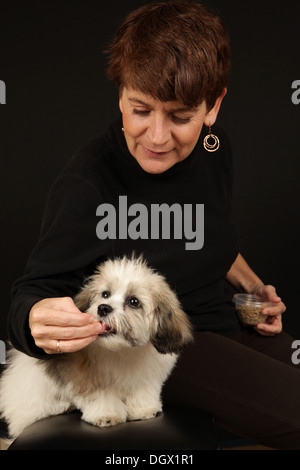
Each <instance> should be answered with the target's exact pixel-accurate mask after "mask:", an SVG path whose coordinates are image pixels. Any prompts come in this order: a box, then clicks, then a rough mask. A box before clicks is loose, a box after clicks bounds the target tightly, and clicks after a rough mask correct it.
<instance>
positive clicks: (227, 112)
mask: <svg viewBox="0 0 300 470" xmlns="http://www.w3.org/2000/svg"><path fill="white" fill-rule="evenodd" d="M145 3H150V2H145V1H144V2H143V1H138V0H126V1H121V0H110V1H109V2H106V1H100V0H98V1H95V0H59V1H58V0H51V1H50V0H43V1H42V2H41V1H34V0H22V1H21V0H20V1H18V0H0V22H1V27H0V54H1V57H0V79H1V80H4V81H5V83H6V87H7V97H6V105H2V106H1V107H0V155H1V282H0V286H1V314H0V339H2V340H4V339H6V327H5V324H6V315H7V311H8V308H9V303H10V293H9V291H10V287H11V284H12V282H13V281H14V280H15V279H16V278H17V277H18V276H19V275H21V274H22V273H23V269H24V265H25V263H26V260H27V257H28V255H29V253H30V251H31V249H32V248H33V246H34V245H35V242H36V239H37V237H38V233H39V227H40V222H41V217H42V214H43V209H44V204H45V200H46V197H47V194H48V190H49V186H50V184H51V183H52V181H53V180H54V178H55V177H56V175H57V173H58V172H59V170H60V169H61V168H62V166H63V165H64V163H65V162H66V161H67V160H69V158H70V157H71V156H72V154H73V153H74V151H75V150H77V148H78V147H79V146H80V145H81V144H82V143H84V142H86V141H87V140H89V139H90V138H92V137H94V136H95V135H97V134H99V133H101V132H102V131H104V130H105V129H106V127H107V125H108V124H109V123H110V122H111V121H112V120H113V119H114V118H115V117H116V116H117V115H118V114H119V111H118V97H117V92H116V90H115V87H114V85H113V84H112V83H110V82H109V81H108V80H107V78H106V75H105V68H106V58H105V56H104V54H103V49H105V48H106V47H107V45H108V43H109V41H110V40H111V39H112V37H113V35H114V33H115V32H116V29H117V27H118V25H119V23H120V21H121V20H122V19H123V18H124V17H125V16H126V14H127V13H128V12H129V11H131V10H132V9H135V8H137V7H139V6H140V5H143V4H145ZM206 3H208V4H209V5H212V6H215V7H216V8H217V9H218V10H219V11H220V13H221V15H222V17H223V19H224V20H225V22H226V24H227V26H228V28H229V31H230V35H231V43H232V71H231V78H230V83H229V88H228V93H227V95H226V97H225V99H224V101H223V104H222V108H221V111H220V114H219V118H218V123H219V124H221V125H222V126H223V127H224V129H225V130H226V131H227V133H228V135H229V136H230V138H231V142H232V146H233V151H234V165H235V188H234V216H235V221H236V225H237V227H238V230H239V234H240V240H241V247H242V249H241V252H242V254H243V255H244V257H245V258H246V260H247V261H248V263H249V264H250V266H251V267H252V268H253V269H254V271H255V272H256V273H257V274H258V275H259V276H260V277H261V278H262V279H263V280H264V282H265V283H270V284H273V285H275V286H276V288H277V291H278V294H279V295H280V296H281V297H282V299H283V300H284V302H285V303H286V305H287V312H286V313H285V315H284V328H285V330H286V331H288V332H289V333H291V334H292V335H294V337H296V338H300V314H299V313H298V290H299V283H298V280H299V274H298V269H299V250H298V242H299V238H300V237H299V186H300V182H299V175H300V172H299V160H300V145H299V122H300V119H299V118H300V104H299V105H298V106H297V105H295V104H293V103H292V100H291V96H292V93H293V90H292V88H291V86H292V83H293V81H295V80H297V79H298V80H299V79H300V62H299V56H300V54H299V33H298V32H299V18H300V2H299V0H285V1H276V0H223V1H222V0H211V1H207V2H206Z"/></svg>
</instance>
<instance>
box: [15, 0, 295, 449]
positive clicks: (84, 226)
mask: <svg viewBox="0 0 300 470" xmlns="http://www.w3.org/2000/svg"><path fill="white" fill-rule="evenodd" d="M109 54H110V62H109V68H108V75H109V77H110V78H111V79H112V80H114V81H115V83H116V85H117V86H118V89H119V96H120V101H119V105H120V111H121V114H122V116H121V118H120V119H118V120H117V121H116V122H114V123H113V124H112V125H111V126H110V127H109V129H108V131H107V132H106V133H105V134H104V135H103V136H100V137H97V138H96V139H94V140H93V141H92V142H89V143H88V144H86V145H84V146H83V147H82V148H81V149H80V150H79V151H78V152H77V154H76V155H75V156H74V157H73V159H72V160H71V161H70V162H69V163H68V165H67V166H66V167H65V169H64V170H63V171H62V173H61V174H60V175H59V177H58V178H57V180H56V181H55V183H54V185H53V188H52V190H51V192H50V196H49V199H48V203H47V207H46V211H45V216H44V220H43V225H42V230H41V236H40V239H39V242H38V244H37V246H36V248H35V250H34V251H33V253H32V254H31V256H30V259H29V261H28V265H27V269H26V273H25V274H24V276H23V277H22V278H21V279H19V280H18V281H17V282H16V283H15V286H14V289H13V301H12V306H11V310H10V315H9V331H10V338H11V341H12V343H13V344H14V345H15V346H16V347H17V348H19V349H21V350H22V351H24V352H25V353H27V354H29V355H33V356H36V357H39V358H42V359H46V358H47V357H50V356H49V355H52V354H57V353H59V352H64V353H68V352H73V351H77V350H80V349H81V348H84V347H85V346H87V345H88V344H89V343H91V342H93V341H94V340H95V339H96V338H97V336H98V335H99V334H101V333H102V326H101V324H100V323H99V322H98V321H95V319H94V318H93V317H92V316H91V315H89V314H88V313H84V314H82V313H81V312H79V310H78V309H77V308H76V306H75V304H74V302H73V300H72V298H73V297H74V295H75V294H76V292H77V291H78V290H79V288H80V286H81V285H82V283H83V280H84V279H85V278H86V277H87V276H88V275H90V274H91V273H92V271H93V270H94V268H95V266H96V264H98V263H99V262H101V261H102V260H103V259H105V258H106V257H114V256H120V255H124V254H130V253H131V252H132V251H133V250H134V251H135V253H136V254H139V253H143V254H144V256H145V258H146V259H147V261H148V263H149V264H150V265H151V266H152V267H154V268H155V269H157V270H158V271H159V272H161V273H162V274H164V275H165V276H166V278H167V280H168V282H169V283H170V285H171V286H172V287H173V288H174V289H175V290H176V292H177V294H178V296H179V299H180V301H181V303H182V305H183V307H184V309H185V311H186V312H187V313H188V314H189V315H190V317H191V320H192V322H193V325H194V328H195V342H194V344H193V345H191V346H189V347H187V349H186V350H185V352H184V353H183V354H182V356H181V359H180V361H179V363H178V366H177V368H176V369H175V371H174V373H173V375H172V377H171V378H170V380H169V381H168V383H167V385H166V387H165V391H164V401H165V403H168V402H169V403H171V402H172V403H174V402H175V403H179V402H180V401H183V402H186V401H187V400H188V402H189V403H190V404H191V405H192V406H198V407H200V408H201V409H204V410H207V411H209V412H210V413H212V414H213V416H215V418H216V419H217V420H218V421H219V422H220V423H221V424H222V425H223V426H225V427H226V428H228V429H230V430H232V431H233V432H235V433H237V434H240V435H244V436H247V437H249V438H252V439H255V440H257V441H259V442H261V443H263V444H265V445H269V446H271V447H275V448H300V434H299V426H300V415H299V411H300V410H299V404H298V402H297V399H296V398H297V397H295V396H294V392H293V391H294V390H296V389H297V386H300V378H299V377H300V376H299V373H298V371H297V368H296V367H293V365H292V364H291V359H290V356H291V353H290V351H291V350H290V348H291V343H292V341H293V339H292V338H290V337H288V336H287V335H286V334H284V333H283V332H282V324H281V315H282V313H283V312H284V311H285V306H284V304H283V303H282V301H281V299H280V298H279V297H278V295H277V293H276V290H275V288H274V287H273V286H269V285H265V284H264V283H263V281H262V280H260V279H259V277H258V276H257V275H256V274H255V273H254V272H253V271H252V270H251V269H250V267H249V266H248V265H247V263H246V262H245V260H244V259H243V257H242V256H241V254H239V250H238V246H237V240H236V235H235V230H234V228H233V225H232V222H231V218H230V202H231V187H232V170H231V152H230V144H229V142H228V139H227V137H226V135H225V134H224V132H223V131H222V129H220V128H218V127H217V126H216V125H215V122H216V119H217V116H218V112H219V109H220V106H221V103H222V100H223V98H224V96H225V94H226V86H227V81H228V74H229V56H230V53H229V41H228V36H227V34H226V31H225V29H224V27H223V25H222V23H221V21H220V19H219V18H218V17H216V16H215V15H214V14H212V13H211V12H210V11H209V10H208V9H207V8H206V7H204V6H203V5H201V4H194V3H189V2H185V1H178V2H171V3H157V4H156V3H152V4H149V5H146V6H144V7H141V8H140V9H138V10H136V11H134V12H133V13H131V14H130V15H129V16H128V17H127V19H126V20H125V21H124V23H123V24H122V26H121V27H120V29H119V31H118V33H117V35H116V38H115V40H114V42H113V44H112V46H111V48H110V50H109ZM211 128H213V130H211ZM121 196H122V204H123V202H124V201H125V203H126V205H125V206H124V204H123V206H122V207H121V206H120V201H121ZM102 204H110V207H113V208H115V214H116V219H115V222H116V224H118V221H121V218H123V219H124V217H125V215H126V217H127V218H126V220H127V226H128V224H129V223H130V221H132V217H131V218H130V215H129V211H128V209H129V208H131V209H132V208H133V207H136V206H134V204H140V205H141V204H142V205H143V207H145V208H146V210H147V211H148V212H147V213H148V214H149V220H148V221H149V223H150V222H151V211H152V210H153V207H154V205H162V204H165V206H164V207H167V208H168V210H170V212H172V208H174V204H177V206H176V207H177V208H178V207H179V208H181V209H182V211H183V212H182V213H183V220H184V227H183V230H182V231H181V232H180V233H181V236H177V235H178V234H177V235H176V236H175V235H174V234H175V227H174V224H173V225H172V223H173V222H172V217H171V216H170V217H169V219H168V221H169V224H170V225H169V227H168V230H169V231H168V230H167V236H166V235H165V233H163V229H162V228H161V227H160V228H159V230H158V232H157V230H156V229H157V227H154V228H153V227H151V229H150V227H149V230H148V231H146V232H145V231H143V230H142V228H141V227H138V224H136V225H135V231H134V233H133V232H130V231H129V230H128V231H127V230H125V231H124V227H121V223H120V224H119V226H118V227H117V229H116V231H115V233H110V230H108V229H107V226H106V222H105V220H104V218H103V217H102V219H101V218H100V216H101V215H102V216H103V215H104V213H103V211H102V209H101V210H99V208H101V207H102ZM197 205H198V206H197ZM199 205H201V207H204V226H203V224H202V226H201V220H202V219H201V218H200V219H199V220H197V214H198V213H197V210H196V211H195V208H196V209H197V207H199ZM156 207H157V206H156ZM188 207H189V208H190V207H192V208H193V209H192V212H191V213H190V217H191V218H192V219H193V220H192V219H190V221H191V220H192V222H193V223H192V224H191V225H190V226H188V225H187V223H188V221H189V220H188V217H187V216H186V217H185V216H184V210H185V209H187V208H188ZM127 211H128V213H127ZM125 212H126V214H125V215H124V213H125ZM130 213H131V214H132V212H130ZM198 215H199V214H198ZM123 219H122V220H123ZM195 226H196V229H195ZM154 229H155V230H154ZM154 232H155V233H156V234H155V236H154V235H153V234H154ZM157 234H158V235H157ZM203 236H204V243H203ZM199 240H200V242H199ZM201 240H202V243H201ZM226 280H227V281H229V282H230V283H231V284H232V285H233V286H234V287H235V288H236V289H237V290H239V291H245V292H249V293H255V294H259V295H261V296H264V297H265V298H267V299H269V300H271V301H272V302H274V303H275V306H274V307H272V308H266V309H265V314H266V316H267V321H266V323H264V324H259V325H257V327H255V328H251V329H250V328H243V327H241V326H240V325H239V323H238V321H237V319H236V316H235V314H234V308H233V305H232V303H231V299H230V298H228V296H227V295H226V291H225V288H224V285H225V282H226ZM262 353H263V354H262Z"/></svg>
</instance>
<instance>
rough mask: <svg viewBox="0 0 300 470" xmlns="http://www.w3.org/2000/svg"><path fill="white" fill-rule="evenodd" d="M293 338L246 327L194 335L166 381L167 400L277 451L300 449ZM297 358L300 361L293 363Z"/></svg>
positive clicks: (299, 386)
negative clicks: (227, 333)
mask: <svg viewBox="0 0 300 470" xmlns="http://www.w3.org/2000/svg"><path fill="white" fill-rule="evenodd" d="M293 341H294V338H292V337H291V336H289V335H288V334H286V333H284V332H282V333H280V334H278V335H276V336H272V337H265V336H261V335H259V334H258V333H257V332H256V331H255V330H253V328H251V327H250V328H242V330H241V331H239V332H238V333H236V334H235V335H233V336H230V337H224V336H222V335H219V334H216V333H210V332H197V333H195V341H194V343H193V344H191V345H189V346H187V347H186V349H185V350H184V352H183V353H182V355H181V357H180V358H179V361H178V363H177V366H176V367H175V369H174V371H173V372H172V375H171V376H170V378H169V380H168V381H167V383H166V384H165V387H164V390H163V401H164V404H167V403H169V404H172V405H174V404H183V403H184V404H189V405H191V406H192V407H198V408H200V409H202V410H204V411H207V412H209V413H211V414H212V415H213V416H214V418H215V420H216V421H217V422H218V423H220V424H221V425H222V426H223V427H224V428H226V429H227V430H229V431H231V432H233V433H234V434H236V435H239V436H242V437H246V438H248V439H251V440H253V441H255V442H257V443H261V444H263V445H266V446H268V447H271V448H273V449H300V370H299V367H300V366H297V365H296V364H293V361H292V354H293V353H295V350H294V349H292V343H293ZM294 362H295V361H294Z"/></svg>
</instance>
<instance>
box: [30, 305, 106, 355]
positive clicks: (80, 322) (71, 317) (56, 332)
mask: <svg viewBox="0 0 300 470" xmlns="http://www.w3.org/2000/svg"><path fill="white" fill-rule="evenodd" d="M29 326H30V330H31V334H32V336H33V338H34V340H35V343H36V345H37V346H38V347H39V348H42V349H44V351H46V352H47V353H48V354H53V353H57V352H61V351H63V352H74V351H78V350H80V349H82V348H84V347H86V346H87V345H88V344H90V343H91V342H93V341H95V339H96V338H97V336H98V335H99V334H101V333H102V332H103V327H102V325H101V323H100V322H99V321H98V320H97V319H96V318H94V317H93V315H91V314H89V313H82V312H80V310H79V309H78V308H77V307H76V305H75V304H74V302H73V299H71V298H69V297H64V298H55V299H43V300H41V301H40V302H38V303H37V304H35V305H34V306H33V307H32V309H31V311H30V315H29ZM58 341H59V342H60V343H59V345H60V346H59V347H58V346H57V345H58Z"/></svg>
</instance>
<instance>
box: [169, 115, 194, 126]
mask: <svg viewBox="0 0 300 470" xmlns="http://www.w3.org/2000/svg"><path fill="white" fill-rule="evenodd" d="M172 119H173V121H175V122H176V123H178V124H188V123H189V122H190V120H191V118H180V117H178V116H172Z"/></svg>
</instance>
